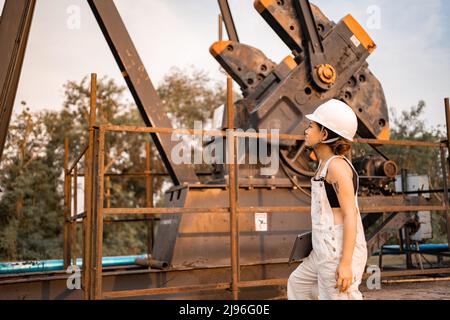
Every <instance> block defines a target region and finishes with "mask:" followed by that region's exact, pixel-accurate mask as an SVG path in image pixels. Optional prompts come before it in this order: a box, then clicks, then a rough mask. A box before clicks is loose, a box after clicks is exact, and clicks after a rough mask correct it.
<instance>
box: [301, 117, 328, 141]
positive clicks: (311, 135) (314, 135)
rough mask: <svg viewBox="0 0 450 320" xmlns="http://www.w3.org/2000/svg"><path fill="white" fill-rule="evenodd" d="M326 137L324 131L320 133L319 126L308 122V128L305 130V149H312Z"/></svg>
mask: <svg viewBox="0 0 450 320" xmlns="http://www.w3.org/2000/svg"><path fill="white" fill-rule="evenodd" d="M325 135H326V130H323V131H322V132H320V125H319V124H317V122H314V121H310V122H309V126H308V128H306V130H305V144H306V146H307V147H312V146H314V145H315V144H318V143H320V142H321V141H323V139H324V136H325Z"/></svg>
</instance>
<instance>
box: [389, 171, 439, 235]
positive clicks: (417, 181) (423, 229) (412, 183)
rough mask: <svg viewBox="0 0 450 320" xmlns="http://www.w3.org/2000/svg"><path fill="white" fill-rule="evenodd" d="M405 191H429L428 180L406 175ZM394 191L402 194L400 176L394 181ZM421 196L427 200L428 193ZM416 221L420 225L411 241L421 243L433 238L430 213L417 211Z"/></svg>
mask: <svg viewBox="0 0 450 320" xmlns="http://www.w3.org/2000/svg"><path fill="white" fill-rule="evenodd" d="M407 177H408V178H407V183H406V188H407V190H405V191H420V190H430V183H429V178H428V176H426V175H408V176H407ZM395 190H396V191H397V192H402V191H403V190H402V176H400V175H399V176H397V178H396V180H395ZM409 195H410V196H418V195H419V194H418V193H412V194H409ZM421 196H423V197H424V198H427V199H429V198H430V194H429V193H422V194H421ZM417 220H418V221H419V223H420V227H419V230H418V231H417V232H416V233H415V234H413V235H412V236H411V240H413V241H423V240H426V239H431V238H432V237H433V229H432V227H431V212H430V211H418V212H417Z"/></svg>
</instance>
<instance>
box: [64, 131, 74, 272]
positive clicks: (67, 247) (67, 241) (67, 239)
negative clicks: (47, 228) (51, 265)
mask: <svg viewBox="0 0 450 320" xmlns="http://www.w3.org/2000/svg"><path fill="white" fill-rule="evenodd" d="M70 182H71V181H70V174H69V139H68V138H64V240H63V241H64V244H63V246H64V248H63V252H64V255H63V260H64V270H67V268H68V267H69V265H70V260H71V258H72V257H71V252H70V251H71V223H70V220H69V219H70V211H71V198H72V195H71V183H70Z"/></svg>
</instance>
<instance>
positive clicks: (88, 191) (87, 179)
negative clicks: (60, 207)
mask: <svg viewBox="0 0 450 320" xmlns="http://www.w3.org/2000/svg"><path fill="white" fill-rule="evenodd" d="M96 113H97V75H96V74H95V73H93V74H91V94H90V110H89V141H88V149H87V151H86V155H85V167H84V168H85V169H84V207H85V211H86V218H85V219H84V220H83V269H82V276H83V289H84V299H85V300H88V299H92V298H93V297H91V291H92V290H91V288H92V284H91V271H92V270H91V268H92V265H91V255H92V191H93V189H92V187H93V179H92V164H93V154H94V125H95V122H96Z"/></svg>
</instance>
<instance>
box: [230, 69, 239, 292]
mask: <svg viewBox="0 0 450 320" xmlns="http://www.w3.org/2000/svg"><path fill="white" fill-rule="evenodd" d="M227 128H228V133H227V145H228V150H227V152H228V162H229V164H228V190H229V197H228V198H229V206H230V246H231V291H232V294H233V300H238V299H239V221H238V220H239V219H238V212H237V186H236V181H237V179H236V177H237V174H236V169H237V157H236V140H235V139H236V137H235V136H234V105H233V80H232V79H231V77H230V76H228V77H227Z"/></svg>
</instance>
